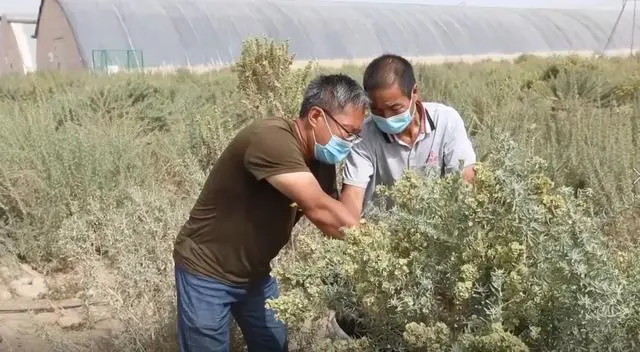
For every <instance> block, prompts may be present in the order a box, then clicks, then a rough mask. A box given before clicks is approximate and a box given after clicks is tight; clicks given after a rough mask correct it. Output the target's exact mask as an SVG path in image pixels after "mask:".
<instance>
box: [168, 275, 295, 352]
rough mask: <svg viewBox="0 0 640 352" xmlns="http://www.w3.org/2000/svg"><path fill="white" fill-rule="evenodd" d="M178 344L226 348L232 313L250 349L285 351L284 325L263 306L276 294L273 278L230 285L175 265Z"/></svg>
mask: <svg viewBox="0 0 640 352" xmlns="http://www.w3.org/2000/svg"><path fill="white" fill-rule="evenodd" d="M175 276H176V291H177V296H178V300H177V304H178V306H177V311H178V344H179V346H180V351H181V352H227V351H229V335H230V334H229V326H230V319H229V318H230V316H229V313H231V315H233V317H234V318H235V320H236V322H237V323H238V326H240V330H242V335H243V336H244V340H245V342H246V344H247V347H248V349H249V352H257V351H269V352H279V351H285V352H286V351H288V342H287V328H286V326H285V325H284V324H283V323H282V322H281V321H279V320H277V319H276V317H275V315H274V312H273V311H272V310H270V309H267V308H266V307H265V303H266V299H268V298H276V297H278V295H279V289H278V283H277V281H276V279H275V278H273V277H267V278H265V279H264V280H263V281H262V282H259V283H257V284H254V285H252V286H251V287H249V286H231V285H227V284H225V283H222V282H220V281H217V280H215V279H213V278H209V277H204V276H201V275H197V274H194V273H191V272H188V271H186V270H185V269H184V268H181V267H178V266H176V268H175Z"/></svg>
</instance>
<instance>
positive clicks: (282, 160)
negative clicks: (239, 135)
mask: <svg viewBox="0 0 640 352" xmlns="http://www.w3.org/2000/svg"><path fill="white" fill-rule="evenodd" d="M244 165H245V167H246V168H247V170H249V172H251V174H253V176H255V177H256V179H258V180H263V179H265V178H268V177H271V176H275V175H279V174H286V173H291V172H310V170H309V168H308V167H307V164H306V163H305V161H304V157H303V155H302V150H301V149H300V147H299V144H298V140H297V139H296V138H295V136H294V135H293V134H291V131H288V130H286V129H285V128H283V127H276V126H271V127H268V128H264V129H262V130H260V131H257V132H256V133H255V134H254V135H253V136H252V137H251V141H250V142H249V146H248V147H247V150H246V151H245V155H244Z"/></svg>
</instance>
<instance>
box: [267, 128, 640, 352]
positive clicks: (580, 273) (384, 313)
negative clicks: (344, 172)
mask: <svg viewBox="0 0 640 352" xmlns="http://www.w3.org/2000/svg"><path fill="white" fill-rule="evenodd" d="M493 150H495V153H494V154H491V155H490V156H489V157H488V158H487V160H486V161H485V162H483V163H482V164H480V165H479V166H478V171H477V172H478V175H477V180H476V182H475V184H474V185H472V186H471V185H468V184H465V183H463V182H462V181H461V179H460V177H459V176H451V177H447V178H444V179H428V178H425V177H422V176H421V175H418V174H416V173H413V172H407V173H406V174H405V176H404V177H403V179H402V180H401V181H400V182H399V183H398V184H397V185H396V186H395V187H392V188H386V189H384V188H382V189H381V192H382V193H381V194H382V195H383V197H388V199H389V200H391V202H390V203H389V204H393V206H391V207H386V206H384V204H383V202H379V203H380V204H377V210H376V211H375V212H374V213H373V214H372V215H371V218H370V220H369V221H368V224H366V225H364V226H362V227H361V228H359V229H357V230H353V231H351V232H350V233H349V234H348V235H347V236H346V240H345V241H336V240H328V239H323V238H322V237H321V236H318V235H317V234H316V233H315V231H311V232H312V233H309V234H307V235H305V236H298V238H297V240H296V241H297V242H296V249H297V250H296V252H295V253H292V254H290V255H289V256H288V257H287V259H283V260H280V261H279V263H281V264H280V266H279V267H278V268H277V271H276V273H277V276H278V278H279V280H280V281H281V283H282V285H283V291H284V292H285V293H284V294H283V296H282V297H281V298H280V299H278V300H275V301H271V302H270V303H269V304H270V305H271V306H272V307H274V308H276V309H277V311H278V315H279V317H281V318H282V319H283V320H284V321H285V322H287V323H288V324H289V325H290V326H291V329H292V330H293V331H299V332H300V336H299V337H298V338H299V339H300V340H301V341H302V343H304V344H305V345H307V344H308V345H309V346H311V345H313V344H317V346H323V347H322V348H321V349H320V350H326V348H327V343H328V341H318V340H317V338H314V337H313V336H314V332H315V331H318V326H317V325H315V324H310V323H309V322H310V321H311V322H312V321H317V320H318V319H320V318H321V317H322V316H323V315H324V314H325V312H326V309H327V308H329V309H332V310H335V312H336V315H337V316H338V317H339V321H340V320H341V321H343V322H348V321H351V322H352V323H353V326H355V327H356V328H355V329H354V328H353V327H351V329H350V330H353V331H350V332H351V334H352V336H355V337H357V338H355V339H353V340H351V341H347V342H345V341H340V342H338V343H337V344H335V343H334V345H333V348H337V349H338V350H345V351H346V350H349V351H356V350H357V351H380V350H389V351H529V350H531V351H547V350H557V351H575V350H599V351H603V350H616V351H622V350H633V349H635V348H637V347H638V343H639V342H640V340H639V335H638V331H639V330H638V328H640V325H639V319H640V315H639V314H638V312H637V308H635V307H636V306H637V305H636V303H635V302H636V301H635V299H633V297H634V293H633V292H634V290H637V286H635V287H634V286H632V285H630V284H629V281H628V280H630V279H631V277H629V276H628V275H626V273H627V272H625V271H622V270H621V269H620V268H621V267H620V264H619V263H617V262H616V261H615V260H614V259H615V258H616V253H615V251H614V250H613V249H612V248H610V245H609V242H608V241H607V238H606V237H605V236H604V235H603V233H602V231H601V230H600V225H601V221H600V220H601V219H599V218H598V217H597V216H596V215H595V212H594V209H593V207H592V199H591V192H590V191H589V190H583V191H580V192H579V193H578V195H577V196H574V190H572V189H569V188H564V187H555V186H554V184H553V182H551V180H550V179H549V178H548V177H546V176H545V175H544V173H543V171H544V167H545V164H544V162H543V161H542V160H541V159H539V158H535V157H528V158H525V157H524V156H523V155H522V154H519V153H518V151H517V149H516V148H515V147H514V145H513V143H510V142H509V141H508V140H507V139H503V140H501V141H498V143H497V144H496V146H495V148H493ZM381 199H384V198H381ZM345 330H346V329H345ZM315 335H317V334H315ZM339 346H342V347H340V348H338V347H339Z"/></svg>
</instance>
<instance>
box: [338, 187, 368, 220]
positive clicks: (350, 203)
mask: <svg viewBox="0 0 640 352" xmlns="http://www.w3.org/2000/svg"><path fill="white" fill-rule="evenodd" d="M364 191H365V189H364V188H362V187H358V186H354V185H349V184H346V183H344V184H343V185H342V192H341V193H340V202H342V204H344V206H345V207H346V208H347V209H348V210H349V212H350V213H351V215H353V216H355V217H356V218H358V219H359V218H360V216H361V214H362V203H363V201H364Z"/></svg>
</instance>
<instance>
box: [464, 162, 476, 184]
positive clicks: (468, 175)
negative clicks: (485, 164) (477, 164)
mask: <svg viewBox="0 0 640 352" xmlns="http://www.w3.org/2000/svg"><path fill="white" fill-rule="evenodd" d="M475 178H476V170H475V169H474V165H469V166H467V167H465V168H463V169H462V179H463V180H464V181H465V182H467V183H473V181H474V180H475Z"/></svg>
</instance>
